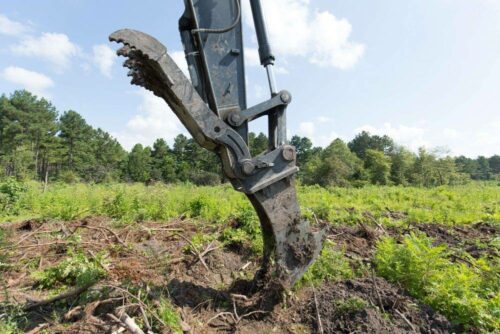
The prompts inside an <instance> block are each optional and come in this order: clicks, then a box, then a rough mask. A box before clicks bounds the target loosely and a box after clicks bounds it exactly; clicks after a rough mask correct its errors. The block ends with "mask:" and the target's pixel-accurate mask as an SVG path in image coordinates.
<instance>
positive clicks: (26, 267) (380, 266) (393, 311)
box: [0, 183, 500, 333]
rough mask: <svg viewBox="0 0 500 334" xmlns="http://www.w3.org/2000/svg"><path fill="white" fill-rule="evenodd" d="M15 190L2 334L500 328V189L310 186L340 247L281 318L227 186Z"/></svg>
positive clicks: (4, 218)
mask: <svg viewBox="0 0 500 334" xmlns="http://www.w3.org/2000/svg"><path fill="white" fill-rule="evenodd" d="M1 189H2V191H1V193H0V196H1V197H0V209H2V211H0V222H2V224H0V274H1V275H0V277H1V278H0V284H1V286H2V288H1V289H2V294H1V296H0V317H1V318H0V319H1V320H0V333H17V332H28V331H30V330H31V331H32V333H36V332H40V333H42V332H43V331H45V332H46V333H103V332H109V333H111V332H113V331H119V330H120V327H127V325H126V323H129V324H130V323H131V321H130V319H127V316H130V317H131V318H132V319H133V323H134V324H135V325H137V326H138V327H140V328H141V329H142V330H143V331H144V332H147V331H148V330H149V329H150V330H151V331H152V332H154V333H169V332H174V333H182V332H183V331H185V332H191V333H220V332H222V333H224V332H228V333H232V332H238V333H255V332H256V331H259V332H262V333H268V332H275V333H318V332H320V331H321V330H322V331H323V332H324V333H344V332H345V333H353V332H357V333H367V332H370V333H429V332H432V333H448V332H473V333H474V332H484V333H486V332H495V331H498V330H500V323H499V312H500V290H499V287H500V279H499V275H500V273H499V270H500V266H499V257H498V255H499V254H498V252H499V247H500V238H499V237H500V234H499V231H500V225H499V224H500V187H498V185H496V184H492V183H490V184H486V183H473V184H470V185H468V186H460V187H439V188H433V189H423V188H402V187H401V188H399V187H367V188H361V189H343V188H332V189H323V188H316V187H300V188H299V197H300V201H301V205H302V209H303V213H304V216H305V217H307V218H308V219H310V220H311V221H313V222H314V224H327V225H328V241H327V243H326V246H325V249H324V251H323V253H322V256H321V258H320V259H319V260H318V261H317V263H316V264H315V265H314V266H313V267H312V268H311V269H310V271H309V272H308V273H307V274H306V276H305V277H304V279H303V280H302V281H301V282H299V283H298V285H297V286H296V287H295V289H294V290H293V291H290V292H289V293H288V294H287V295H286V296H271V297H274V298H275V300H281V303H279V304H277V306H275V307H273V304H274V303H273V301H275V300H273V298H271V297H269V298H267V299H266V300H265V302H263V300H262V299H260V298H254V297H253V296H251V295H249V294H248V292H249V291H250V290H251V286H250V285H251V278H252V275H253V273H254V272H255V271H256V270H257V269H258V264H259V261H260V248H261V245H262V242H261V239H260V229H259V224H258V220H257V218H256V217H255V214H254V212H253V209H252V208H251V207H250V205H249V204H248V202H247V201H246V199H245V197H244V196H243V195H241V194H238V193H235V192H234V191H233V190H232V189H230V188H229V187H225V186H221V187H192V186H164V185H153V186H149V187H146V186H143V185H123V184H117V185H94V186H92V185H83V184H77V185H71V186H68V185H53V186H51V187H50V188H49V189H48V190H47V191H45V192H43V188H42V187H40V186H39V185H38V184H34V183H33V184H28V185H20V184H17V183H16V184H14V183H10V184H8V185H7V186H6V185H5V184H3V185H2V188H1ZM120 319H121V320H120ZM117 333H118V332H117Z"/></svg>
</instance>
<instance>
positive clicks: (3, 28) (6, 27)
mask: <svg viewBox="0 0 500 334" xmlns="http://www.w3.org/2000/svg"><path fill="white" fill-rule="evenodd" d="M29 30H30V28H29V27H28V26H27V25H24V24H22V23H20V22H16V21H12V20H10V19H9V18H8V17H7V16H5V15H3V14H0V34H3V35H7V36H21V35H23V34H25V33H26V32H28V31H29Z"/></svg>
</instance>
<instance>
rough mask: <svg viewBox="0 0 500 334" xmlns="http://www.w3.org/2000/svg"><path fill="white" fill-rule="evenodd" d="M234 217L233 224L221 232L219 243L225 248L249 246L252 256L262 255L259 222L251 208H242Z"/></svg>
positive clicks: (262, 241) (262, 246)
mask: <svg viewBox="0 0 500 334" xmlns="http://www.w3.org/2000/svg"><path fill="white" fill-rule="evenodd" d="M240 210H241V211H240V212H239V213H238V215H237V216H235V217H234V224H233V225H232V226H230V227H227V228H225V229H224V231H222V235H221V238H220V240H221V242H222V243H223V244H224V245H226V246H230V247H231V246H237V247H242V246H249V247H250V249H251V250H252V253H254V254H257V255H258V254H262V250H263V248H264V240H263V239H262V232H261V229H260V222H259V219H258V218H257V215H256V214H255V211H253V209H251V208H243V209H240Z"/></svg>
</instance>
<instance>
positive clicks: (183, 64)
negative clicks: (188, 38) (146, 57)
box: [168, 51, 189, 78]
mask: <svg viewBox="0 0 500 334" xmlns="http://www.w3.org/2000/svg"><path fill="white" fill-rule="evenodd" d="M168 54H169V55H170V57H172V59H173V60H174V61H175V62H176V64H177V66H179V68H180V69H181V70H182V72H183V73H184V74H185V75H186V76H187V77H188V78H189V69H188V64H187V60H186V55H185V54H184V51H173V52H169V53H168Z"/></svg>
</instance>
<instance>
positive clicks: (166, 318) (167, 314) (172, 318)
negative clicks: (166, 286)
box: [158, 298, 182, 334]
mask: <svg viewBox="0 0 500 334" xmlns="http://www.w3.org/2000/svg"><path fill="white" fill-rule="evenodd" d="M158 315H159V317H160V319H161V320H163V322H164V323H165V324H166V325H167V326H168V327H169V328H170V330H171V331H172V332H173V333H175V334H177V333H182V328H181V325H180V322H181V319H180V317H179V314H177V312H176V311H175V309H174V308H173V306H172V304H171V303H170V301H169V300H168V299H165V298H161V300H160V303H159V306H158Z"/></svg>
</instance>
